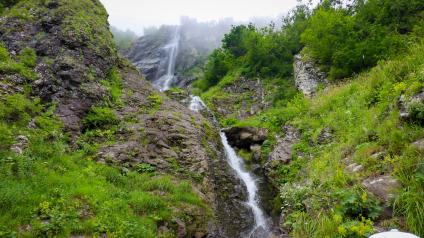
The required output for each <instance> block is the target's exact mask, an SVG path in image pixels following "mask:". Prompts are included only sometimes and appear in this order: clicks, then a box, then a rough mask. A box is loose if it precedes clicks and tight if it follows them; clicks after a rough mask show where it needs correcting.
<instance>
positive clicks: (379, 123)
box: [240, 44, 424, 237]
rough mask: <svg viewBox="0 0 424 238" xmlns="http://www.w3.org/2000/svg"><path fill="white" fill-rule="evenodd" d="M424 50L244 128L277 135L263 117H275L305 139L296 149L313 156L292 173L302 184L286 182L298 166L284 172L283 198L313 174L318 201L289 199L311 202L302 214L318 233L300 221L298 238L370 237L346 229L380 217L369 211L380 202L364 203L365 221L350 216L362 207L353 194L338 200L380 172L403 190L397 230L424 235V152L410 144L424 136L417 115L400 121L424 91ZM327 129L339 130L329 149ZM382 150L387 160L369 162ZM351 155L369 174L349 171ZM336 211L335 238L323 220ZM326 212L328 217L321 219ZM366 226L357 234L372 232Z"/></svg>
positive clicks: (415, 50) (296, 211) (296, 230)
mask: <svg viewBox="0 0 424 238" xmlns="http://www.w3.org/2000/svg"><path fill="white" fill-rule="evenodd" d="M423 47H424V45H423V44H419V45H417V46H414V47H412V48H411V50H410V51H409V53H408V54H405V55H402V57H400V58H399V59H394V60H391V61H387V62H381V63H380V64H379V65H378V66H377V67H375V68H374V69H372V70H371V71H370V72H366V73H363V74H361V75H360V76H358V77H356V78H355V79H353V80H352V81H351V82H346V83H342V84H340V85H335V86H331V87H330V88H329V89H327V90H325V91H323V92H321V93H319V95H318V96H317V97H316V98H314V99H306V98H296V99H295V100H292V102H290V103H289V104H288V106H287V107H285V108H280V109H272V110H270V111H268V112H266V113H264V114H263V115H260V116H257V117H255V118H252V119H250V120H248V121H246V122H242V123H240V124H243V123H245V124H253V125H256V126H259V127H267V128H268V129H270V130H271V131H275V132H277V133H278V127H275V126H274V123H271V124H270V123H268V120H264V118H274V119H273V120H272V121H274V122H276V123H277V125H282V124H286V123H290V124H292V125H294V126H296V127H297V128H299V129H300V130H301V131H302V139H301V142H300V143H299V144H298V145H296V151H297V152H301V153H302V154H304V155H305V154H306V155H310V156H311V157H312V158H313V159H311V160H310V161H309V162H308V163H305V164H303V165H302V168H301V169H300V170H299V169H298V168H293V169H296V170H298V171H299V172H298V175H297V178H296V177H295V178H296V179H294V180H292V181H287V180H285V179H284V178H285V176H286V175H287V173H288V172H290V170H292V168H289V170H288V171H285V172H284V173H281V174H280V175H281V176H282V180H281V181H283V184H285V185H284V186H283V188H284V189H283V190H282V195H283V198H285V196H286V195H285V194H286V193H287V191H291V190H287V189H288V188H290V187H291V186H295V184H297V183H302V180H303V178H305V177H307V178H308V181H311V182H312V184H311V185H307V186H311V188H310V189H311V191H314V192H317V191H318V196H317V197H316V198H314V196H309V198H307V199H304V198H301V197H300V198H299V199H297V200H296V199H295V200H287V199H285V200H284V199H283V200H284V201H285V202H288V203H289V204H292V206H293V204H297V203H300V204H309V206H310V208H309V209H308V216H306V217H305V216H304V215H302V217H301V220H306V221H305V222H306V223H310V222H314V223H318V224H317V225H316V226H315V227H314V228H313V229H312V228H307V227H306V226H305V225H301V224H300V223H299V222H297V223H295V224H289V226H288V227H289V228H290V229H292V230H293V235H294V237H325V236H326V235H333V236H331V237H365V235H367V234H368V233H367V232H365V233H362V235H359V233H355V234H353V233H351V232H349V231H351V230H352V229H351V228H348V227H349V226H350V225H349V224H352V223H355V222H356V223H357V222H361V218H360V217H362V216H363V217H369V218H370V221H373V220H375V219H376V218H377V215H378V212H377V211H378V210H375V211H376V212H377V213H375V212H373V213H372V214H374V215H372V216H370V212H371V211H372V210H370V209H373V208H374V207H375V208H377V207H378V205H377V204H375V203H374V202H372V203H368V202H367V203H363V204H362V205H361V207H360V208H357V209H356V211H357V212H355V213H356V214H357V215H359V214H360V216H352V215H349V214H352V212H353V210H352V209H354V207H355V206H356V205H357V204H361V203H358V202H357V201H360V200H357V198H355V196H351V195H349V196H341V197H338V196H337V194H340V193H342V194H343V193H345V192H347V191H349V190H351V189H352V188H353V187H361V186H362V185H361V182H362V180H363V179H365V178H367V177H368V176H374V175H379V174H381V173H385V174H393V176H395V177H397V178H398V179H399V181H400V182H401V184H402V187H403V188H402V189H401V190H400V191H398V196H399V197H398V199H397V202H396V206H395V208H396V211H397V213H396V215H397V216H401V217H405V218H406V222H405V224H397V225H395V226H397V227H399V225H400V228H403V229H407V230H410V231H411V232H414V233H416V234H418V235H423V234H424V225H423V223H422V221H423V215H424V213H423V211H424V209H423V208H424V206H423V204H424V203H423V189H422V188H423V185H424V184H423V181H424V180H422V177H423V174H424V173H423V172H424V171H422V164H423V158H424V154H423V152H422V151H421V152H420V151H417V149H414V148H412V146H410V144H411V143H412V142H414V141H415V140H417V139H420V138H422V137H424V132H423V128H422V127H421V125H422V123H421V118H420V117H419V116H415V117H413V119H412V120H411V121H409V122H402V121H400V119H399V110H398V108H397V103H398V99H399V97H400V95H401V94H404V95H407V96H408V95H409V96H412V95H414V94H415V93H417V92H419V90H420V89H422V88H423V86H424V80H423V74H424V55H423V53H422V52H423ZM417 89H418V90H417ZM326 127H331V128H332V129H333V130H334V137H335V139H334V141H333V142H330V143H329V144H326V145H318V144H317V142H316V140H317V135H318V134H319V133H320V132H321V130H322V129H323V128H326ZM380 151H383V152H384V153H385V155H384V156H383V157H384V158H383V160H376V159H375V158H372V157H371V155H372V154H374V153H376V152H380ZM347 157H351V158H352V159H353V161H354V162H356V163H358V164H362V165H364V168H365V169H364V171H362V172H360V173H359V174H356V175H350V174H347V173H346V172H345V168H344V165H343V163H341V162H342V160H343V159H345V158H347ZM296 170H295V171H296ZM277 177H278V174H277ZM320 189H322V190H321V191H320ZM286 190H287V191H286ZM322 194H329V195H330V196H331V198H329V199H325V198H324V197H323V196H322ZM364 194H365V195H364V196H368V197H369V199H373V198H372V196H371V195H370V194H367V193H364ZM322 199H324V200H322ZM352 199H353V200H352ZM324 201H325V202H324ZM367 201H369V200H367ZM353 204H356V205H355V206H354V205H353ZM373 204H374V205H373ZM391 205H392V206H393V205H394V201H391ZM314 206H315V207H314ZM376 206H377V207H376ZM311 207H312V208H311ZM303 209H304V208H303V207H302V206H301V207H300V208H299V209H292V210H291V211H290V209H289V211H288V213H289V214H299V212H303V211H304V210H303ZM346 209H348V210H350V212H346V211H348V210H346ZM358 209H359V210H358ZM364 209H365V210H364ZM283 211H284V209H283ZM366 211H368V212H366ZM334 212H335V213H336V214H337V215H339V216H341V219H342V221H341V223H340V226H339V230H338V231H337V232H338V235H335V236H334V234H333V232H334V231H331V230H330V231H327V232H326V231H325V229H326V228H325V227H320V225H319V224H320V223H323V222H324V221H323V220H322V219H327V218H328V216H330V217H331V216H333V215H331V214H333V213H334ZM322 214H327V215H325V216H322ZM367 214H368V215H367ZM323 217H325V218H323ZM299 219H300V218H299ZM358 224H359V225H360V223H358ZM367 224H368V222H367ZM361 226H362V225H360V226H359V227H358V228H355V229H354V230H355V231H356V229H365V230H368V228H366V227H363V228H361ZM349 229H350V230H349ZM305 230H306V231H305ZM371 231H372V230H371Z"/></svg>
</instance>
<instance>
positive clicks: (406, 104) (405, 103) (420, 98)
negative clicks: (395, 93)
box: [398, 92, 424, 120]
mask: <svg viewBox="0 0 424 238" xmlns="http://www.w3.org/2000/svg"><path fill="white" fill-rule="evenodd" d="M416 103H424V92H421V93H418V94H415V95H414V96H412V97H410V98H407V97H406V96H405V95H402V96H400V98H399V101H398V107H399V111H400V118H401V119H402V120H409V119H411V114H410V112H409V109H410V107H411V105H413V104H416Z"/></svg>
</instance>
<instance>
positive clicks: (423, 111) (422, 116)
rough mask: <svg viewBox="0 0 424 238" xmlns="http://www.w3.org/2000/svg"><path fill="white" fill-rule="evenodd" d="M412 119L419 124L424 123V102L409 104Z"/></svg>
mask: <svg viewBox="0 0 424 238" xmlns="http://www.w3.org/2000/svg"><path fill="white" fill-rule="evenodd" d="M409 114H410V120H411V121H412V122H415V123H418V124H419V125H424V104H423V103H414V104H412V105H410V106H409Z"/></svg>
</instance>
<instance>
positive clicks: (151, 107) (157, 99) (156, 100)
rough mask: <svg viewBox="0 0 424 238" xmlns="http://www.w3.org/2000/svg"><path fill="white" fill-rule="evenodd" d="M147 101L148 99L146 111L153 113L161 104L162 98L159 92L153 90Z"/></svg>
mask: <svg viewBox="0 0 424 238" xmlns="http://www.w3.org/2000/svg"><path fill="white" fill-rule="evenodd" d="M147 101H148V105H147V108H148V112H149V113H150V114H155V113H156V112H157V111H158V110H159V109H160V107H161V106H162V103H163V98H162V96H161V95H160V94H159V93H157V92H153V93H152V94H150V95H149V96H148V97H147Z"/></svg>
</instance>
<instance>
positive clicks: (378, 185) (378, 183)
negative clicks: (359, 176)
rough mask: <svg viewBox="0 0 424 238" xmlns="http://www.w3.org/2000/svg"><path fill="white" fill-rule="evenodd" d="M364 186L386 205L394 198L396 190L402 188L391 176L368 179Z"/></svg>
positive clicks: (363, 183)
mask: <svg viewBox="0 0 424 238" xmlns="http://www.w3.org/2000/svg"><path fill="white" fill-rule="evenodd" d="M362 185H364V187H365V188H366V189H367V190H368V191H369V192H371V193H372V194H374V195H375V196H376V197H377V198H378V199H379V200H380V201H382V202H384V203H386V204H387V203H388V202H389V201H390V200H391V199H393V198H394V192H395V190H396V189H397V188H399V187H400V184H399V182H398V181H397V180H396V179H395V178H393V177H391V176H390V175H382V176H379V177H375V178H369V179H366V180H364V181H363V182H362Z"/></svg>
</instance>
